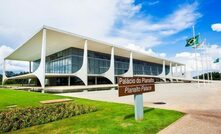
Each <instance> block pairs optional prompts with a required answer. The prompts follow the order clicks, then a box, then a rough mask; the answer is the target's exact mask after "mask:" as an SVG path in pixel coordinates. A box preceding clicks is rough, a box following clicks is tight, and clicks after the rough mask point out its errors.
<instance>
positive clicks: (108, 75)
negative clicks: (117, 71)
mask: <svg viewBox="0 0 221 134" xmlns="http://www.w3.org/2000/svg"><path fill="white" fill-rule="evenodd" d="M103 76H104V77H106V78H108V79H109V80H110V81H111V82H112V84H115V77H114V47H112V48H111V58H110V67H109V69H108V70H107V71H106V72H105V73H104V74H103Z"/></svg>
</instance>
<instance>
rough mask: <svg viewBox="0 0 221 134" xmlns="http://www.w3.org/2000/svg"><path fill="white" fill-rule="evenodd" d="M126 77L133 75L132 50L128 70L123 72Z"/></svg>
mask: <svg viewBox="0 0 221 134" xmlns="http://www.w3.org/2000/svg"><path fill="white" fill-rule="evenodd" d="M123 76H124V77H133V53H132V52H130V61H129V68H128V71H127V72H126V73H125V74H123Z"/></svg>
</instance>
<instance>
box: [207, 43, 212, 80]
mask: <svg viewBox="0 0 221 134" xmlns="http://www.w3.org/2000/svg"><path fill="white" fill-rule="evenodd" d="M208 46H209V44H208ZM212 62H213V61H212ZM212 75H213V74H212V63H210V82H211V83H212V80H213V76H212Z"/></svg>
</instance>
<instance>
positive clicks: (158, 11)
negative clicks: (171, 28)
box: [136, 0, 221, 56]
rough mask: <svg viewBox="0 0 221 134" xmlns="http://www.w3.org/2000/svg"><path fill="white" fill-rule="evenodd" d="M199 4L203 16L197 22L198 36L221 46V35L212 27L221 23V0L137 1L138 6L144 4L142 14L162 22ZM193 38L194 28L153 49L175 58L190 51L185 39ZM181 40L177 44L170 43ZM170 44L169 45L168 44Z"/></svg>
mask: <svg viewBox="0 0 221 134" xmlns="http://www.w3.org/2000/svg"><path fill="white" fill-rule="evenodd" d="M193 3H197V5H198V6H197V10H196V12H199V13H200V14H201V15H202V16H201V17H200V18H199V19H197V20H196V21H195V30H196V34H197V33H200V34H201V39H203V38H206V39H207V42H208V43H210V44H219V45H220V44H221V38H220V37H221V33H219V32H214V31H212V29H211V25H212V24H214V23H217V22H221V18H220V17H219V15H218V14H219V13H220V12H221V2H220V1H219V0H183V1H181V0H166V1H165V0H148V1H143V0H136V4H142V8H141V12H140V13H141V14H145V15H151V16H153V18H154V20H156V21H160V20H161V18H164V17H166V16H168V14H171V13H172V12H173V11H175V10H177V9H178V8H180V7H182V6H184V5H187V4H190V5H191V4H193ZM191 36H192V27H189V28H187V29H185V30H183V31H180V32H178V33H177V34H174V35H172V36H169V37H167V38H165V42H166V43H165V44H162V45H157V46H155V47H152V48H153V49H154V50H156V51H158V52H167V55H168V56H174V54H175V53H177V52H182V51H189V50H190V48H185V47H184V45H185V39H186V38H185V37H191ZM176 39H180V40H179V41H177V42H176V43H175V44H171V43H170V41H172V42H173V41H174V40H176ZM167 42H168V43H167Z"/></svg>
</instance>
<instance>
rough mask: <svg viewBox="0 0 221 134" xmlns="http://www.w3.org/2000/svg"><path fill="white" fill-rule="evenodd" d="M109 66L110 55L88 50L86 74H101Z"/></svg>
mask: <svg viewBox="0 0 221 134" xmlns="http://www.w3.org/2000/svg"><path fill="white" fill-rule="evenodd" d="M109 67H110V55H108V54H104V53H98V52H93V51H88V74H102V73H105V72H106V71H107V70H108V69H109Z"/></svg>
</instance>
